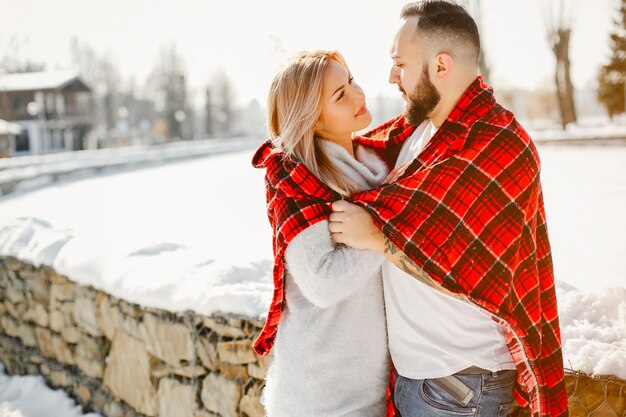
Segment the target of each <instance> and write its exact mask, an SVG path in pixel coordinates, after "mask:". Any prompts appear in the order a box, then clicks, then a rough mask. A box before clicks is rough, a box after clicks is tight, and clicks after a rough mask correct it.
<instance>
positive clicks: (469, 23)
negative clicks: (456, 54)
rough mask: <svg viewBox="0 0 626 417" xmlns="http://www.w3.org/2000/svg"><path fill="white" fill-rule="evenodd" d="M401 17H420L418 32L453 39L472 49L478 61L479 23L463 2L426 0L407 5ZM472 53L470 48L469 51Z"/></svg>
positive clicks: (444, 39)
mask: <svg viewBox="0 0 626 417" xmlns="http://www.w3.org/2000/svg"><path fill="white" fill-rule="evenodd" d="M400 17H401V18H402V19H407V18H409V17H419V20H418V23H417V28H416V30H417V33H420V32H421V33H423V34H425V35H426V36H427V37H429V38H431V39H433V40H435V41H436V40H437V39H438V40H439V41H440V42H441V41H443V42H445V43H448V42H453V43H454V44H459V46H465V47H470V48H472V51H471V52H475V54H473V55H475V58H476V62H478V55H479V54H480V36H479V34H478V26H477V25H476V22H475V21H474V19H473V18H472V16H470V15H469V13H467V11H466V10H465V9H464V8H463V7H462V6H460V5H458V4H456V3H453V2H451V1H444V0H424V1H418V2H415V3H409V4H406V5H405V6H404V7H403V8H402V12H401V13H400ZM468 52H469V51H468Z"/></svg>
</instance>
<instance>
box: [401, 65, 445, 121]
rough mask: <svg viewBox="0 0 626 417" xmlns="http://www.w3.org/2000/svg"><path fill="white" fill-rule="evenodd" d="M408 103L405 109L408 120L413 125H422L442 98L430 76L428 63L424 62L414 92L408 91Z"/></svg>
mask: <svg viewBox="0 0 626 417" xmlns="http://www.w3.org/2000/svg"><path fill="white" fill-rule="evenodd" d="M406 97H407V99H408V103H407V105H406V109H405V111H404V116H405V118H406V121H407V122H409V123H410V124H412V125H413V126H418V125H420V124H421V123H422V122H423V121H424V119H426V117H428V115H429V114H430V112H432V111H433V109H434V108H435V106H437V104H438V103H439V101H440V100H441V95H440V94H439V91H437V89H436V88H435V85H434V84H433V83H432V82H431V81H430V78H428V64H424V69H423V71H422V76H421V77H420V80H419V82H418V83H417V85H416V86H415V89H414V90H413V92H412V94H409V93H406Z"/></svg>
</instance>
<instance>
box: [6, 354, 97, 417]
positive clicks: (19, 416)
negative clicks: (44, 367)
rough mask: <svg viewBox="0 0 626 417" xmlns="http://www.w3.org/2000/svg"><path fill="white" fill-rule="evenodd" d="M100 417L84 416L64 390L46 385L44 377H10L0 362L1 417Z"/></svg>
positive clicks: (93, 416)
mask: <svg viewBox="0 0 626 417" xmlns="http://www.w3.org/2000/svg"><path fill="white" fill-rule="evenodd" d="M79 416H81V417H99V416H100V415H99V414H95V413H89V414H83V412H82V409H81V408H80V406H78V405H76V403H75V402H74V401H73V400H72V399H71V398H69V397H68V396H67V394H66V393H65V392H63V391H62V390H56V391H55V390H52V389H50V388H48V386H46V384H45V382H44V379H43V377H41V376H8V375H6V374H5V373H4V366H3V365H2V364H1V363H0V417H79Z"/></svg>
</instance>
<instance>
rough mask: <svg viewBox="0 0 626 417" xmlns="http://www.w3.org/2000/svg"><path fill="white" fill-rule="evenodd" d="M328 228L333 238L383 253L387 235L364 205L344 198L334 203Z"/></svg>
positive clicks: (353, 246) (359, 247) (356, 246)
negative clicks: (376, 224) (375, 222)
mask: <svg viewBox="0 0 626 417" xmlns="http://www.w3.org/2000/svg"><path fill="white" fill-rule="evenodd" d="M332 209H333V213H332V214H331V215H330V219H329V220H330V222H329V224H328V229H329V230H330V233H331V236H332V238H333V240H334V241H335V242H337V243H343V244H344V245H348V246H350V247H352V248H355V249H372V250H376V251H377V252H381V253H382V248H383V246H384V242H385V239H384V238H385V236H384V235H383V233H382V232H381V231H380V229H378V228H377V227H376V226H375V225H374V222H373V221H372V216H370V214H369V213H368V212H367V210H365V209H364V208H363V207H361V206H358V205H356V204H351V203H348V202H347V201H344V200H339V201H335V202H334V203H333V205H332Z"/></svg>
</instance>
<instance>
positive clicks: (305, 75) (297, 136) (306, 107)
mask: <svg viewBox="0 0 626 417" xmlns="http://www.w3.org/2000/svg"><path fill="white" fill-rule="evenodd" d="M331 60H333V61H336V62H338V63H339V64H341V65H342V66H343V67H345V68H346V70H348V72H349V71H350V70H349V69H348V65H347V64H346V61H345V59H344V58H343V56H341V54H340V53H339V52H337V51H313V52H301V53H300V54H298V55H297V56H296V57H294V58H293V59H292V60H291V61H289V62H288V63H287V64H286V65H285V66H283V67H282V68H280V69H279V70H278V72H277V73H276V75H275V76H274V81H272V86H271V87H270V92H269V96H268V99H267V125H268V128H269V134H270V138H271V140H272V142H273V144H274V146H275V147H276V149H278V150H280V151H282V152H284V153H285V154H287V155H289V156H290V157H293V158H295V159H296V160H298V161H300V162H302V163H303V164H304V165H305V166H306V167H307V168H308V170H309V171H311V173H313V174H314V175H315V176H317V177H318V178H319V179H320V180H322V181H323V182H324V183H325V184H327V185H328V186H330V187H331V188H332V189H334V190H335V191H337V192H338V193H340V194H341V195H344V196H345V195H349V194H351V193H353V192H356V191H359V187H358V186H357V184H356V183H355V182H354V181H352V180H350V178H348V177H346V176H345V175H343V174H342V173H341V171H339V169H337V168H336V167H335V166H334V165H333V164H332V162H331V161H330V159H329V158H328V156H327V155H326V154H324V152H323V151H322V150H321V148H320V147H319V144H318V143H317V140H316V138H315V130H314V126H315V123H316V122H317V121H318V120H319V118H320V115H321V113H322V106H321V102H322V90H323V86H324V72H325V70H326V68H327V67H328V66H329V65H330V61H331Z"/></svg>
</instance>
